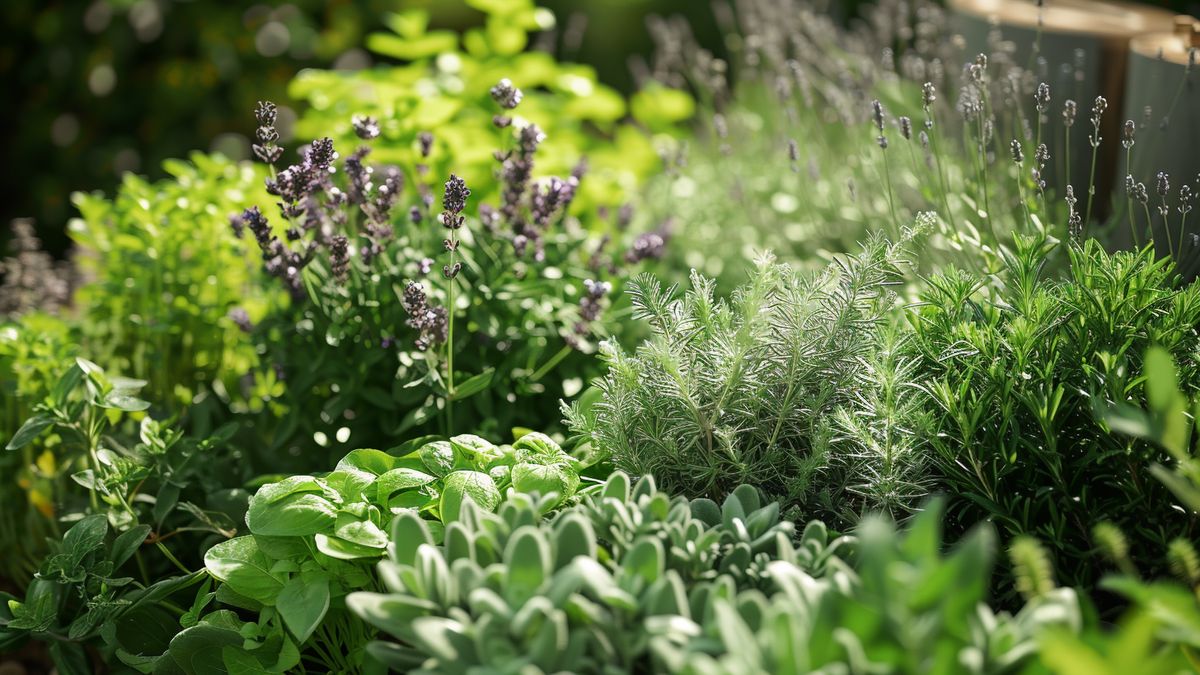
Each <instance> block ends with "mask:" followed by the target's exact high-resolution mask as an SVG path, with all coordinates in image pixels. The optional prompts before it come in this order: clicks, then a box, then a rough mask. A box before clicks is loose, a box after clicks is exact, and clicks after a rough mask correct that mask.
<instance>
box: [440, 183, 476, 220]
mask: <svg viewBox="0 0 1200 675" xmlns="http://www.w3.org/2000/svg"><path fill="white" fill-rule="evenodd" d="M469 196H471V190H470V188H468V187H467V183H466V181H464V180H463V179H461V178H459V177H458V176H456V175H454V174H450V179H449V180H447V181H446V190H445V192H444V193H443V195H442V209H443V210H445V211H446V212H448V213H452V214H454V215H456V216H457V215H458V214H460V213H462V212H463V209H465V208H467V197H469ZM443 224H444V225H446V227H448V228H450V229H453V230H457V229H458V228H459V227H461V226H462V222H461V219H460V220H459V222H458V223H457V224H450V223H447V222H444V221H443Z"/></svg>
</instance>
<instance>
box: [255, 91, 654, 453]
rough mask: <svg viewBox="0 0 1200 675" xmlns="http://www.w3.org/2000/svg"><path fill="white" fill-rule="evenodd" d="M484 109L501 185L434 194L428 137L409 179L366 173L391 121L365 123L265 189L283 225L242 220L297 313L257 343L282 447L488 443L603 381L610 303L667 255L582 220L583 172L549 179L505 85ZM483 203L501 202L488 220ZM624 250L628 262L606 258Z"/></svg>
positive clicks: (534, 137)
mask: <svg viewBox="0 0 1200 675" xmlns="http://www.w3.org/2000/svg"><path fill="white" fill-rule="evenodd" d="M489 96H490V98H491V99H492V101H493V105H495V106H496V109H497V113H496V114H495V115H494V116H493V118H492V119H491V120H490V124H489V125H488V126H489V127H490V128H491V134H492V140H493V142H494V143H495V145H497V146H498V147H499V148H500V149H498V150H497V151H496V152H495V155H494V157H493V159H492V162H493V167H492V171H493V172H494V173H493V174H492V175H491V176H490V177H479V178H478V182H474V181H475V180H476V179H472V180H471V181H468V180H467V179H466V178H464V177H462V176H460V175H457V174H455V173H451V174H450V177H449V179H448V180H446V181H445V183H444V185H442V186H437V185H435V184H434V183H433V182H432V181H431V179H430V177H429V176H430V173H431V169H430V165H431V163H445V162H446V161H448V158H445V157H439V156H437V153H438V149H439V148H440V147H441V146H440V145H439V143H438V140H437V136H436V135H434V134H432V133H428V132H422V133H419V134H416V135H415V137H413V139H412V142H413V145H414V146H415V148H416V152H417V157H418V162H417V163H416V164H415V165H413V166H408V167H403V168H402V167H399V166H395V165H388V164H373V163H371V161H370V158H371V157H372V156H373V153H374V149H375V147H374V143H375V142H376V141H377V140H378V139H379V136H378V129H379V128H380V127H381V126H382V127H386V126H387V124H388V121H387V120H384V121H380V120H378V119H376V118H373V117H366V116H359V117H356V118H354V119H353V120H348V122H350V126H351V127H353V128H354V129H355V133H356V135H357V138H358V139H359V141H360V145H359V146H358V147H357V148H356V149H354V150H353V151H350V152H349V153H348V154H347V155H346V156H345V158H344V159H343V158H342V157H341V155H340V153H339V152H338V151H337V150H336V149H335V146H334V142H333V141H332V140H331V138H322V139H318V140H317V141H314V142H313V143H312V144H311V145H310V146H307V147H305V148H302V149H301V151H300V158H299V162H297V163H295V164H292V165H290V166H287V167H285V168H281V169H278V170H276V171H274V177H272V178H271V179H269V180H268V183H267V190H268V192H270V193H271V194H272V195H274V196H275V197H276V198H277V200H278V201H277V205H276V206H277V208H276V209H274V211H275V213H274V215H270V214H271V211H272V209H266V210H264V209H261V208H260V207H259V206H257V205H256V206H251V207H249V208H247V209H245V210H244V212H243V213H242V214H241V215H240V216H239V217H238V218H236V219H235V221H234V228H235V233H244V232H248V233H249V236H252V237H253V239H254V241H255V243H256V244H257V248H258V249H259V253H260V255H261V258H262V260H263V264H264V269H265V270H266V272H267V273H268V274H269V275H271V276H274V277H276V278H277V279H278V280H279V281H280V282H281V283H282V285H283V286H284V287H285V288H286V289H287V290H288V292H289V293H290V295H291V297H292V309H291V311H290V312H285V313H280V314H278V315H276V316H275V317H273V318H272V319H271V321H269V322H267V323H266V324H265V325H263V326H260V327H259V331H261V332H260V334H261V335H263V336H265V337H266V338H267V341H266V344H265V345H264V347H265V349H266V351H267V353H268V355H269V356H270V360H271V361H272V362H275V363H281V364H286V365H285V367H286V368H287V372H285V373H283V376H284V377H285V378H286V383H287V384H286V386H287V387H288V390H289V392H290V393H289V396H288V397H287V399H286V401H287V405H288V407H289V411H288V414H287V417H286V418H285V420H284V421H283V423H282V424H281V425H279V426H277V427H276V428H275V429H274V430H273V431H272V436H273V438H272V442H273V445H274V447H287V446H289V445H293V446H294V445H295V444H297V443H299V442H302V441H301V440H300V439H302V438H303V436H298V435H296V434H294V433H293V432H294V431H295V430H296V429H297V428H299V425H301V424H303V425H304V427H303V432H304V436H308V435H318V434H319V436H320V437H322V438H325V439H329V438H334V439H335V440H334V442H331V443H329V444H330V445H333V444H336V445H343V444H345V443H347V442H349V439H350V438H351V437H353V438H354V439H355V441H354V442H355V443H362V442H369V441H370V440H371V439H376V440H379V439H386V438H388V437H390V436H394V435H396V434H401V433H407V432H410V431H427V430H437V429H442V430H445V429H449V428H459V427H462V425H465V428H469V429H472V430H482V431H491V432H495V431H497V430H500V429H506V428H509V427H510V426H512V424H513V422H514V420H516V419H522V418H523V419H529V420H534V421H538V422H539V423H544V424H551V423H552V419H551V418H549V417H547V416H546V415H545V412H546V411H548V410H551V409H553V406H554V402H555V401H556V400H557V399H559V398H562V397H569V396H571V395H573V394H575V393H576V392H577V391H578V390H579V389H580V388H581V387H582V384H583V382H584V381H585V380H586V379H590V378H591V377H592V376H593V375H594V374H596V373H597V370H596V367H595V366H594V365H592V364H593V363H594V362H593V361H592V360H591V359H590V358H589V356H588V355H589V354H590V353H592V352H594V350H595V344H596V342H597V340H598V339H602V338H604V337H607V336H608V335H609V327H610V326H611V325H612V322H611V320H609V319H608V318H607V317H606V316H605V310H606V308H607V307H608V306H609V304H610V300H609V299H608V298H607V296H608V295H609V294H610V293H611V291H612V289H613V288H614V287H615V286H619V285H620V284H621V280H622V279H623V277H624V276H625V275H627V274H629V270H630V269H632V268H633V267H635V266H636V265H637V264H638V263H640V262H641V261H642V260H645V259H648V258H655V257H658V256H659V255H661V250H662V243H663V242H662V240H661V238H660V239H659V240H658V244H657V245H653V244H647V243H646V240H645V238H639V239H629V238H628V237H627V236H626V233H625V232H623V231H622V230H621V228H620V227H619V226H618V224H617V223H613V222H609V221H604V220H600V219H597V218H595V216H593V215H591V214H587V213H584V214H579V215H576V214H575V212H574V211H573V210H572V206H573V203H574V201H575V198H576V196H577V194H578V192H579V191H580V189H581V188H582V186H584V185H586V184H587V180H588V178H587V175H588V164H587V163H585V162H584V161H583V159H582V158H580V160H579V161H577V162H576V164H575V165H574V168H573V169H572V170H571V172H570V174H568V175H565V176H561V177H560V176H545V177H543V176H540V175H538V174H537V167H538V163H539V161H540V157H541V154H540V147H541V145H542V143H543V142H544V141H546V139H547V137H546V134H545V133H544V132H543V131H542V130H541V129H540V128H539V127H538V126H537V125H536V124H534V123H532V122H528V121H516V120H514V118H513V117H512V115H514V114H515V110H517V109H518V105H519V104H520V103H521V101H522V99H523V94H522V92H521V91H520V89H518V88H517V87H516V86H515V85H514V84H512V83H511V82H509V81H501V82H500V83H499V84H497V85H495V86H494V87H493V89H492V90H491V92H490V94H489ZM257 115H258V123H259V136H260V141H261V144H260V145H259V146H256V147H257V148H258V150H257V151H258V152H259V154H260V156H261V157H262V158H263V159H267V160H272V161H274V160H278V159H279V158H280V157H281V156H282V155H281V153H282V152H283V150H282V149H281V148H279V147H278V146H277V145H273V143H274V138H275V133H274V132H273V124H274V121H275V120H274V106H273V105H271V104H269V103H265V102H264V103H262V104H260V106H259V109H258V112H257ZM451 150H453V149H451ZM485 196H491V197H493V198H495V200H496V201H495V202H483V203H480V202H481V201H482V200H481V199H480V198H481V197H485ZM439 198H440V201H441V211H440V213H437V214H435V213H434V204H435V203H436V202H437V201H438V200H439ZM614 206H615V205H614ZM585 223H586V224H587V225H588V226H590V227H591V228H593V229H594V228H596V227H597V226H603V227H605V228H606V229H607V231H606V232H604V234H603V236H601V233H600V232H589V231H587V230H585V229H584V227H585ZM622 239H626V240H627V241H630V244H629V245H630V248H629V249H627V250H626V251H622V250H620V249H618V248H616V247H615V246H609V242H612V241H614V240H615V241H620V240H622ZM606 246H608V248H606ZM348 355H354V358H353V360H351V361H347V360H346V356H348ZM522 416H523V417H522ZM364 439H366V440H364Z"/></svg>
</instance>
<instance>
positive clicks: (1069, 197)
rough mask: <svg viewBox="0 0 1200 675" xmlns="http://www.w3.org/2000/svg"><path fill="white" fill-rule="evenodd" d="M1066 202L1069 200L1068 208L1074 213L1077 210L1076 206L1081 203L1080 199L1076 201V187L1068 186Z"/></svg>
mask: <svg viewBox="0 0 1200 675" xmlns="http://www.w3.org/2000/svg"><path fill="white" fill-rule="evenodd" d="M1066 200H1067V208H1069V209H1071V210H1072V211H1074V210H1075V205H1076V204H1078V203H1079V200H1078V199H1076V197H1075V186H1074V185H1068V186H1067V197H1066Z"/></svg>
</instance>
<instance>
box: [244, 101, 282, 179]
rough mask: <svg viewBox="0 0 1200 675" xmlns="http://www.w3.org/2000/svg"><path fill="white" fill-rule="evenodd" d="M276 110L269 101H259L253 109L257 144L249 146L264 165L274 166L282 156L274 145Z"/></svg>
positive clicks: (278, 147) (276, 134) (279, 149)
mask: <svg viewBox="0 0 1200 675" xmlns="http://www.w3.org/2000/svg"><path fill="white" fill-rule="evenodd" d="M277 113H278V110H277V109H276V107H275V104H274V103H271V102H270V101H259V102H258V105H256V106H255V107H254V118H255V120H256V121H257V122H258V129H256V130H255V136H256V137H257V139H258V143H255V144H254V145H252V146H251V149H252V150H253V151H254V156H255V157H257V158H258V159H259V161H261V162H263V163H265V164H274V163H275V162H277V161H279V157H280V156H281V155H282V154H283V148H281V147H280V146H278V145H276V143H275V142H276V141H278V140H279V132H278V131H276V130H275V119H276V115H277Z"/></svg>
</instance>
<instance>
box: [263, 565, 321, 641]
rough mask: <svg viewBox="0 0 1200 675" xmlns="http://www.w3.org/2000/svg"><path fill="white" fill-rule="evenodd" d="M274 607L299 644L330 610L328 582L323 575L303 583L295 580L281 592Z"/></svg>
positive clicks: (295, 578) (304, 580)
mask: <svg viewBox="0 0 1200 675" xmlns="http://www.w3.org/2000/svg"><path fill="white" fill-rule="evenodd" d="M275 608H276V609H278V610H279V616H280V617H282V618H283V622H284V624H285V625H287V627H288V630H290V631H291V632H292V635H293V636H295V638H296V641H297V642H300V643H303V642H304V641H305V640H307V639H308V636H310V635H312V633H313V631H315V630H316V629H317V626H319V625H321V621H322V620H323V619H324V618H325V613H326V612H327V611H329V579H328V578H327V577H325V576H324V575H321V576H318V577H317V578H314V579H303V580H302V579H301V578H300V577H299V576H294V577H292V578H291V579H290V580H288V582H287V583H286V584H284V586H283V590H281V591H280V592H279V598H278V599H277V600H276V601H275Z"/></svg>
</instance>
